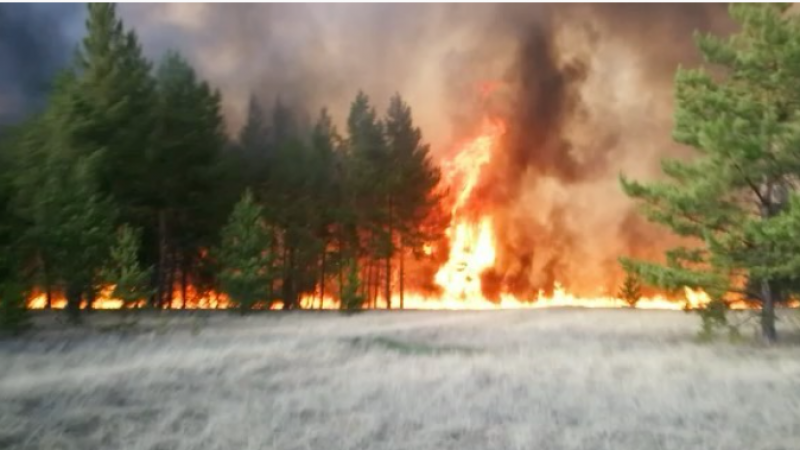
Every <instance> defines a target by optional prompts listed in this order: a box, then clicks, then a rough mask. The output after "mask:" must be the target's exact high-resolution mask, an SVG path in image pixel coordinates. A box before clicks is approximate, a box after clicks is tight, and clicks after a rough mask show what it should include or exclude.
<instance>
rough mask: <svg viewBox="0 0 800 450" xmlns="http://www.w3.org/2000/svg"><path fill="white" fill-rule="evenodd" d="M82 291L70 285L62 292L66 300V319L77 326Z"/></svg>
mask: <svg viewBox="0 0 800 450" xmlns="http://www.w3.org/2000/svg"><path fill="white" fill-rule="evenodd" d="M82 293H83V289H82V288H81V287H80V286H79V285H76V284H70V285H68V286H67V288H66V289H65V290H64V296H65V297H66V298H67V306H66V310H67V319H68V320H69V321H70V323H73V324H79V323H80V322H81V294H82Z"/></svg>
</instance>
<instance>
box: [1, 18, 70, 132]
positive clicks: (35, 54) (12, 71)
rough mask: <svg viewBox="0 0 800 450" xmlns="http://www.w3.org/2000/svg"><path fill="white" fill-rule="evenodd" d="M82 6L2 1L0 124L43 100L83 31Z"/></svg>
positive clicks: (16, 118) (16, 119)
mask: <svg viewBox="0 0 800 450" xmlns="http://www.w3.org/2000/svg"><path fill="white" fill-rule="evenodd" d="M83 14H84V13H83V6H82V5H75V4H0V127H2V126H3V125H8V124H10V123H13V122H16V121H18V120H20V119H21V118H23V117H25V116H26V115H27V114H29V113H30V112H32V111H34V110H36V109H38V108H41V107H42V105H43V104H44V101H45V98H46V95H47V92H48V89H49V87H50V82H51V80H52V79H53V75H54V74H55V73H56V72H57V71H58V70H59V69H61V68H62V67H64V66H65V65H66V64H67V62H68V61H69V59H70V58H71V56H72V50H73V49H74V45H75V43H76V41H77V39H78V37H79V36H80V33H82V30H81V25H82V23H81V21H82V17H83Z"/></svg>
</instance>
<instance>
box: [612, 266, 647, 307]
mask: <svg viewBox="0 0 800 450" xmlns="http://www.w3.org/2000/svg"><path fill="white" fill-rule="evenodd" d="M617 295H619V298H621V299H622V300H624V301H625V303H627V304H628V306H630V307H631V308H636V304H637V303H639V300H640V299H641V298H642V286H641V283H640V282H639V278H638V277H636V275H635V274H633V273H631V272H628V273H627V274H626V275H625V281H624V282H623V284H622V287H621V288H620V291H619V294H617Z"/></svg>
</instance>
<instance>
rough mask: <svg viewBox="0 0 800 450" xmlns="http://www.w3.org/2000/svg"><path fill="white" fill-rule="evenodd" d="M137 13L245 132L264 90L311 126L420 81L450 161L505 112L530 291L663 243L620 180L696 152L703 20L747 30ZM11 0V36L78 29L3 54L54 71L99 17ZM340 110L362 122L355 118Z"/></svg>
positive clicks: (385, 11)
mask: <svg viewBox="0 0 800 450" xmlns="http://www.w3.org/2000/svg"><path fill="white" fill-rule="evenodd" d="M65 8H68V7H65ZM78 9H81V8H78ZM119 9H120V15H121V17H122V18H123V19H124V20H125V21H126V23H127V24H129V25H130V26H132V27H133V28H135V29H136V30H137V31H138V34H139V36H140V39H141V41H142V43H143V49H144V52H145V54H147V55H149V56H150V57H151V58H153V59H156V60H157V59H159V58H160V55H161V54H163V53H164V52H165V51H167V50H169V49H177V50H180V51H181V53H182V54H183V55H185V57H186V58H187V60H188V61H189V62H190V63H191V64H192V65H193V66H194V67H195V68H196V69H197V71H198V73H199V74H200V75H201V76H202V77H204V78H205V79H207V80H209V82H210V83H211V84H212V85H213V86H216V87H218V88H219V89H220V90H221V92H222V94H223V96H222V102H221V104H220V107H221V111H222V112H223V114H224V117H225V123H226V128H227V132H228V134H229V135H236V134H238V132H239V129H240V128H241V127H242V126H243V124H244V123H245V121H246V117H247V110H248V106H247V105H248V102H249V99H250V98H251V97H252V96H253V95H255V98H257V99H259V100H260V102H261V103H263V104H264V105H267V106H266V109H269V108H271V106H272V105H274V104H275V101H276V99H278V98H279V99H280V102H281V103H282V104H284V105H287V106H288V107H290V108H292V109H293V110H295V111H296V119H295V120H296V122H297V123H298V125H300V126H306V127H310V126H311V123H312V122H313V120H312V118H313V117H314V116H315V112H316V111H318V110H319V109H320V108H321V107H323V106H327V107H329V108H330V109H331V110H332V111H344V110H346V109H347V108H348V107H349V102H350V101H351V100H352V98H353V96H354V95H355V92H356V91H358V90H359V89H363V90H364V91H365V92H368V93H370V95H371V96H372V97H373V98H374V99H376V101H377V102H378V103H377V104H376V107H377V109H378V110H381V111H383V110H384V109H385V108H386V107H387V106H388V104H387V103H384V102H386V101H387V100H388V98H389V97H390V96H391V95H392V94H393V93H394V92H395V91H399V92H402V93H403V95H404V97H405V99H406V100H407V101H408V102H409V103H410V104H412V105H415V106H416V109H415V119H416V121H417V122H418V123H419V125H420V126H421V127H422V129H423V130H425V135H426V138H427V140H428V141H429V142H431V144H432V152H433V154H434V156H435V155H441V154H445V153H446V152H447V151H448V150H450V148H449V146H450V145H452V143H453V142H454V141H457V140H458V139H459V138H461V137H464V136H466V135H468V134H469V133H470V132H471V131H472V130H473V129H474V128H475V126H476V124H477V123H479V121H480V120H481V118H482V117H481V116H482V115H483V114H484V113H485V112H486V111H487V110H488V111H491V112H492V113H493V114H498V115H501V116H502V117H504V118H505V119H506V121H507V123H508V132H507V135H506V137H505V142H504V144H503V149H502V152H500V154H499V155H497V157H495V158H494V160H493V162H492V165H491V167H489V168H488V170H486V171H485V173H484V174H483V176H482V180H481V184H480V186H479V189H478V191H477V193H476V199H475V201H474V202H473V203H475V204H476V207H479V208H482V209H485V210H491V211H492V216H493V217H494V219H495V222H496V226H497V228H498V230H499V231H500V232H499V233H498V235H499V236H500V240H501V241H500V242H499V243H498V252H499V254H498V264H497V267H496V272H497V273H495V274H494V275H493V276H492V277H491V278H492V279H493V280H494V281H495V283H500V284H503V285H505V286H506V287H507V288H509V289H511V290H514V291H516V292H517V293H518V294H521V295H528V294H530V293H531V292H535V291H536V290H537V289H540V288H544V289H550V288H551V287H552V285H553V283H554V282H555V281H560V282H562V283H564V284H566V285H567V286H568V287H570V288H571V289H573V290H575V291H576V292H580V291H581V289H584V290H587V291H589V292H594V291H596V289H597V288H598V287H602V288H606V289H608V288H610V287H611V286H614V285H616V284H617V283H618V282H619V281H621V278H619V275H620V274H619V272H618V270H617V269H616V268H615V258H616V255H617V254H619V253H626V254H635V255H636V256H647V255H653V254H655V252H656V251H657V250H659V249H658V248H652V241H653V237H654V236H662V234H660V233H658V232H657V230H656V229H654V228H652V227H649V226H647V225H646V224H643V223H642V222H641V221H640V220H639V219H638V218H637V217H636V216H635V215H634V214H633V213H632V210H631V202H630V201H628V200H626V199H625V198H624V196H623V195H622V194H621V193H620V192H619V189H618V187H617V185H616V176H617V173H618V172H619V171H625V172H626V173H631V174H639V175H642V176H646V177H651V176H655V174H657V172H658V159H659V158H660V157H661V156H663V155H665V154H680V153H681V152H682V150H681V149H680V148H679V147H678V146H676V145H675V144H673V143H672V142H671V141H670V140H669V130H670V127H671V117H670V115H671V110H672V108H671V106H672V99H671V80H672V76H673V73H674V70H675V68H677V66H678V65H679V64H681V63H683V64H689V65H691V64H695V63H697V62H698V61H699V59H698V58H699V55H698V53H697V52H696V50H695V48H694V46H693V45H692V41H691V34H692V32H693V31H694V30H701V31H719V32H728V31H730V30H731V29H732V26H731V22H730V20H729V19H728V18H727V15H726V14H725V7H724V6H722V5H560V6H552V5H219V4H216V5H215V4H204V5H190V4H160V5H121V6H120V8H119ZM2 11H13V12H14V17H15V18H17V20H16V22H15V23H16V24H17V25H15V27H13V28H6V31H5V33H6V34H10V33H14V35H13V36H9V39H6V40H5V42H13V41H14V40H16V39H18V38H17V37H16V36H20V38H19V39H22V41H21V42H24V39H25V37H26V36H37V34H36V33H35V32H32V31H31V30H36V29H39V28H38V27H40V25H41V24H42V23H43V21H49V22H52V23H53V26H51V27H48V29H54V30H62V34H63V36H64V37H63V39H55V38H54V39H47V40H44V39H42V38H38V39H30V38H29V39H28V40H29V41H31V42H32V44H31V45H32V48H35V49H37V50H34V52H37V53H38V54H41V55H42V57H41V58H36V59H35V60H32V59H28V58H23V56H27V55H29V54H30V52H29V51H28V52H23V51H19V49H18V48H17V47H14V48H15V49H16V50H18V51H16V52H12V53H9V52H8V51H6V53H5V54H4V55H5V56H3V57H5V58H6V59H7V60H10V61H27V64H28V66H25V65H22V66H21V67H28V69H26V70H28V71H33V72H35V73H41V74H46V73H51V72H52V71H53V68H54V67H57V66H59V65H63V64H64V63H65V62H66V61H67V60H68V56H69V52H70V50H71V48H72V47H74V45H75V44H76V43H77V40H78V36H80V33H79V32H78V33H76V32H75V31H74V30H75V29H76V28H77V29H80V27H81V26H82V21H83V19H84V16H85V14H84V13H83V12H82V11H77V12H71V13H70V14H67V13H63V14H55V13H53V12H47V13H36V14H35V13H34V12H35V11H34V10H33V9H30V8H29V9H26V10H17V9H16V8H15V7H13V6H6V7H4V9H3V10H2ZM69 11H72V9H69ZM23 13H24V14H23ZM0 17H11V15H10V13H9V12H6V13H5V14H4V15H3V14H0ZM49 22H45V23H49ZM34 44H36V45H34ZM8 55H11V56H8ZM32 61H35V63H34V62H32ZM12 65H13V64H12ZM4 66H5V65H4ZM40 78H41V77H40ZM42 79H44V80H46V78H42ZM3 80H5V81H4V82H2V84H0V86H2V88H0V99H3V98H16V99H17V100H14V102H15V103H14V104H18V103H19V102H20V101H21V100H19V99H21V98H25V99H30V105H31V108H33V107H34V106H35V105H37V103H36V101H37V99H41V98H42V97H41V91H39V90H37V88H38V86H39V85H40V84H36V83H37V82H35V80H36V77H30V76H23V75H22V74H21V72H19V71H17V72H15V73H12V74H4V78H3ZM487 82H490V83H493V84H494V85H496V86H497V88H496V89H495V90H494V91H493V92H492V95H491V96H490V97H489V98H488V99H484V100H479V96H478V95H476V92H477V91H478V90H479V89H480V88H481V86H483V85H484V84H485V83H487ZM32 83H33V84H32ZM10 93H13V94H10ZM4 104H5V105H9V104H10V103H9V102H8V101H6V102H5V103H0V115H2V114H6V115H8V114H10V113H9V107H8V106H3V105H4ZM11 109H13V110H14V111H18V110H19V108H16V107H11ZM23 109H25V108H23ZM3 111H5V113H4V112H3ZM14 114H16V112H15V113H14ZM265 114H267V115H269V111H266V112H265ZM334 120H335V123H336V124H337V125H338V126H339V128H342V127H343V126H344V117H343V116H342V115H336V116H335V117H334ZM601 200H602V201H601ZM600 205H602V207H601V206H600ZM586 261H591V263H590V264H586Z"/></svg>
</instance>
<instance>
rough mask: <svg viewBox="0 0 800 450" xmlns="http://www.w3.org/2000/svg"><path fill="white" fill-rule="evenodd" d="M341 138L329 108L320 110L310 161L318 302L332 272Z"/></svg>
mask: <svg viewBox="0 0 800 450" xmlns="http://www.w3.org/2000/svg"><path fill="white" fill-rule="evenodd" d="M340 140H341V138H340V137H339V134H338V132H337V130H336V127H335V126H334V125H333V120H332V119H331V116H330V115H329V114H328V110H327V109H325V108H323V109H322V110H321V111H320V114H319V117H318V119H317V123H316V124H315V126H314V130H313V132H312V137H311V149H312V155H311V161H312V162H313V168H314V170H313V174H312V186H311V191H312V192H311V194H312V200H313V202H314V205H313V207H312V208H313V210H314V211H315V215H316V217H317V221H316V222H317V227H316V236H315V237H316V239H317V241H318V242H319V249H320V252H319V253H320V255H319V297H320V306H321V305H322V302H323V300H324V298H325V294H326V293H327V290H326V287H327V285H326V278H327V276H328V274H329V273H332V268H333V265H332V264H331V257H332V256H333V255H332V249H331V246H332V244H333V240H334V236H335V234H336V230H335V228H336V224H337V220H338V219H339V218H340V216H341V202H342V195H341V186H340V185H339V182H340V179H339V178H338V177H337V154H336V152H337V147H338V146H339V143H340Z"/></svg>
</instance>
